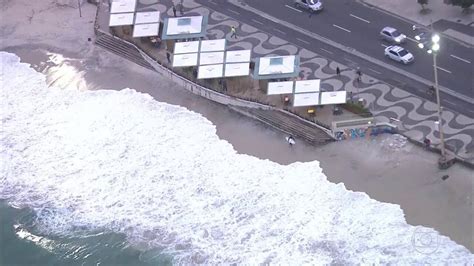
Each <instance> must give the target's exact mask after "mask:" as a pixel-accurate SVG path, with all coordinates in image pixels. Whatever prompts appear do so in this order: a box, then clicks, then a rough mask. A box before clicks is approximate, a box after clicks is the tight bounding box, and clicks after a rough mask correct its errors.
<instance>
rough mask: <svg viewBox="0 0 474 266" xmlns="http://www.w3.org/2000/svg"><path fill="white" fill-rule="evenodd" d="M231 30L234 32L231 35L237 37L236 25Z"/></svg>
mask: <svg viewBox="0 0 474 266" xmlns="http://www.w3.org/2000/svg"><path fill="white" fill-rule="evenodd" d="M230 32H232V34H231V35H230V37H231V38H235V39H237V31H236V29H235V27H234V26H232V27H231V28H230Z"/></svg>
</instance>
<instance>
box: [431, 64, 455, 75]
mask: <svg viewBox="0 0 474 266" xmlns="http://www.w3.org/2000/svg"><path fill="white" fill-rule="evenodd" d="M433 66H434V65H433ZM436 68H437V69H439V70H443V71H444V72H447V73H449V74H451V73H452V72H451V71H449V70H447V69H444V68H442V67H439V66H437V67H436Z"/></svg>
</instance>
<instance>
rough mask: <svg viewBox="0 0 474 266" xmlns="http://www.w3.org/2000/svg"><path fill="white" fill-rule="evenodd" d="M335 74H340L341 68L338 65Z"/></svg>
mask: <svg viewBox="0 0 474 266" xmlns="http://www.w3.org/2000/svg"><path fill="white" fill-rule="evenodd" d="M336 75H338V76H340V75H341V69H339V67H336Z"/></svg>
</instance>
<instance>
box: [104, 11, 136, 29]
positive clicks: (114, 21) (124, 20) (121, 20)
mask: <svg viewBox="0 0 474 266" xmlns="http://www.w3.org/2000/svg"><path fill="white" fill-rule="evenodd" d="M133 16H134V14H133V13H121V14H110V20H109V27H115V26H126V25H133Z"/></svg>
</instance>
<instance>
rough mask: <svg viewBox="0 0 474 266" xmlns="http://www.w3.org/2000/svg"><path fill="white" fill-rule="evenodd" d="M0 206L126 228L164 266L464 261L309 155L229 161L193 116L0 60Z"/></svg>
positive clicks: (80, 224)
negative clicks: (63, 82) (60, 84)
mask: <svg viewBox="0 0 474 266" xmlns="http://www.w3.org/2000/svg"><path fill="white" fill-rule="evenodd" d="M0 56H1V62H2V66H1V67H2V73H1V76H0V82H1V97H2V98H1V101H0V108H1V120H2V127H1V129H0V130H1V131H0V132H1V142H0V150H1V153H0V156H1V157H0V158H1V166H0V167H1V168H0V169H1V170H2V174H1V177H0V185H1V186H0V198H2V199H6V200H7V201H8V202H9V203H10V204H12V205H15V206H25V207H30V208H32V209H33V210H34V211H35V212H36V214H37V217H38V218H37V221H36V226H37V227H38V228H39V230H40V231H41V232H42V233H44V234H54V235H65V236H74V235H75V234H78V233H79V232H82V231H84V230H86V231H101V230H102V231H111V232H117V233H123V234H125V235H126V236H127V238H128V239H129V241H130V242H131V243H132V244H137V245H139V244H140V245H141V246H143V243H145V244H146V246H147V247H149V248H157V249H159V250H162V252H163V253H166V254H169V255H171V256H172V257H173V258H174V262H175V263H181V264H194V263H207V264H219V263H225V264H229V263H238V264H257V263H272V264H291V265H300V264H304V263H308V264H309V263H310V264H327V263H341V264H367V263H375V264H386V263H396V264H414V263H429V264H440V263H443V264H444V263H449V264H468V263H470V262H472V261H473V255H472V254H471V253H470V252H469V251H468V250H467V249H466V248H464V247H463V246H460V245H458V244H456V243H455V242H453V241H451V240H450V239H449V238H448V237H445V236H441V235H439V234H438V233H437V232H436V231H435V230H433V229H430V228H424V227H414V226H411V225H408V224H407V223H406V221H405V218H404V214H403V211H402V210H401V209H400V207H399V206H398V205H394V204H388V203H381V202H377V201H375V200H372V199H370V198H369V197H368V196H367V195H366V194H364V193H358V192H352V191H348V190H346V188H345V187H344V185H343V184H333V183H330V182H328V181H327V179H326V177H325V176H324V174H323V173H322V170H321V168H320V167H319V163H318V162H317V161H314V162H309V163H293V164H291V165H287V166H284V165H280V164H277V163H274V162H271V161H269V160H261V159H258V158H255V157H252V156H248V155H242V154H237V152H236V151H235V150H234V149H233V147H232V146H231V145H230V144H229V143H228V142H226V141H223V140H220V139H219V138H218V136H217V135H216V128H215V127H214V125H212V124H211V123H210V122H209V121H208V120H207V119H206V118H204V117H203V116H201V115H200V114H197V113H194V112H192V111H189V110H187V109H185V108H183V107H180V106H174V105H170V104H166V103H161V102H157V101H155V100H153V99H152V97H151V96H149V95H147V94H142V93H138V92H136V91H134V90H131V89H123V90H120V91H110V90H107V91H106V90H99V91H78V90H72V89H69V90H60V89H57V88H48V87H47V86H46V83H45V76H44V75H43V74H41V73H37V72H35V71H34V70H33V69H31V68H30V67H29V65H27V64H24V63H20V62H19V58H18V57H17V56H15V55H13V54H8V53H4V52H1V53H0Z"/></svg>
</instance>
